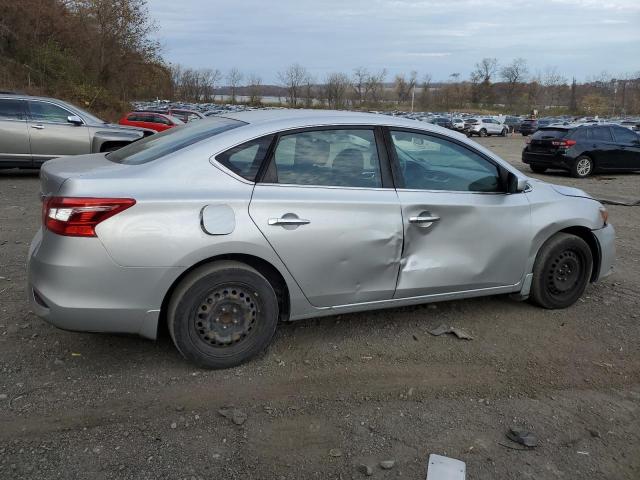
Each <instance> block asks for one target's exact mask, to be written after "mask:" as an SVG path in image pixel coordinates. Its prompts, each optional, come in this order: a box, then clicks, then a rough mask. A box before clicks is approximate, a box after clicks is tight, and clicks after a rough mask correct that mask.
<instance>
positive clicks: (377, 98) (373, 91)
mask: <svg viewBox="0 0 640 480" xmlns="http://www.w3.org/2000/svg"><path fill="white" fill-rule="evenodd" d="M385 78H387V70H386V69H384V68H383V69H382V70H380V71H379V72H378V73H372V74H370V75H369V78H368V79H367V83H366V86H365V91H366V92H367V99H366V101H367V102H369V103H371V104H372V105H378V104H379V103H380V102H381V101H382V98H383V96H384V81H385Z"/></svg>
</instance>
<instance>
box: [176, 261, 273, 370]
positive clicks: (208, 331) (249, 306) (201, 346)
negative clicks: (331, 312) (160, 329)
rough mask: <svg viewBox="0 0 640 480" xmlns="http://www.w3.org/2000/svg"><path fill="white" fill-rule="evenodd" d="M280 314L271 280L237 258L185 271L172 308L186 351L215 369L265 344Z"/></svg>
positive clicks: (236, 361)
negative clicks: (189, 271) (237, 260)
mask: <svg viewBox="0 0 640 480" xmlns="http://www.w3.org/2000/svg"><path fill="white" fill-rule="evenodd" d="M221 317H222V320H221ZM278 317H279V310H278V299H277V297H276V294H275V291H274V290H273V287H272V286H271V284H270V283H269V281H268V280H267V279H266V278H265V277H264V276H262V275H261V274H260V273H259V272H258V271H257V270H255V269H253V268H251V267H249V266H248V265H245V264H243V263H240V262H233V261H223V262H215V263H211V264H207V265H203V266H202V267H199V268H197V269H195V270H194V271H193V272H191V273H189V274H188V275H186V276H185V278H184V279H183V280H182V281H181V282H180V283H179V284H178V286H177V287H176V289H175V291H174V292H173V294H172V295H171V299H170V301H169V305H168V308H167V323H168V327H169V333H170V334H171V338H172V339H173V343H174V344H175V346H176V348H177V349H178V351H179V352H180V353H181V354H182V356H183V357H185V358H186V359H187V360H189V361H191V362H193V363H195V364H197V365H199V366H201V367H205V368H216V369H217V368H230V367H234V366H236V365H240V364H241V363H244V362H246V361H247V360H249V359H251V358H253V357H255V356H256V355H258V354H259V353H260V352H262V351H263V350H264V349H266V347H267V346H268V345H269V343H271V340H272V338H273V335H274V333H275V331H276V326H277V324H278Z"/></svg>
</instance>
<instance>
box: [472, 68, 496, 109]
mask: <svg viewBox="0 0 640 480" xmlns="http://www.w3.org/2000/svg"><path fill="white" fill-rule="evenodd" d="M497 71H498V60H497V59H496V58H488V57H486V58H483V59H482V60H480V61H479V62H478V63H476V66H475V69H474V70H473V72H471V83H472V84H473V86H474V92H473V97H474V99H475V100H476V101H481V102H486V103H491V102H493V88H492V87H491V79H492V78H493V77H494V75H495V74H496V73H497Z"/></svg>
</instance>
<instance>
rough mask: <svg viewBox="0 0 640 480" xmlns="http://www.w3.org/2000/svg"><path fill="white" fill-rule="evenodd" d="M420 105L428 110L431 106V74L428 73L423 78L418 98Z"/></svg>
mask: <svg viewBox="0 0 640 480" xmlns="http://www.w3.org/2000/svg"><path fill="white" fill-rule="evenodd" d="M418 101H419V103H420V107H421V108H423V109H425V110H428V109H429V107H431V75H429V74H426V75H425V76H424V77H423V79H422V86H421V91H420V97H419V99H418Z"/></svg>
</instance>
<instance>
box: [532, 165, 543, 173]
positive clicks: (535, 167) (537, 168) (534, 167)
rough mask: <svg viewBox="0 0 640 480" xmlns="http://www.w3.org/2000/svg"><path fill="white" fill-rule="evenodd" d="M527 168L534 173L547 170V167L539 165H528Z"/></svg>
mask: <svg viewBox="0 0 640 480" xmlns="http://www.w3.org/2000/svg"><path fill="white" fill-rule="evenodd" d="M529 168H530V169H531V171H532V172H534V173H544V172H546V171H547V167H543V166H541V165H533V164H532V165H529Z"/></svg>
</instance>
